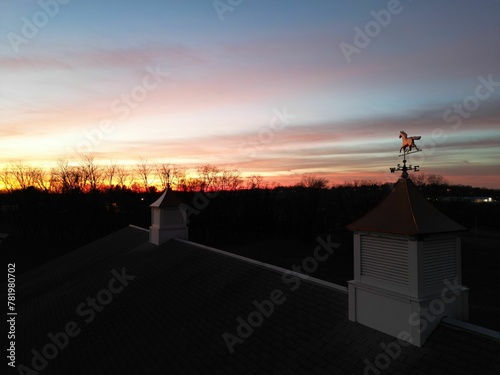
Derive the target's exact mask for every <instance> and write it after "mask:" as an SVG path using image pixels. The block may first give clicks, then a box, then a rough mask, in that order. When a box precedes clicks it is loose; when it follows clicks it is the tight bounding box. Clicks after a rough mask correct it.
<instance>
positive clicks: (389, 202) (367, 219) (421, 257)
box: [348, 174, 468, 347]
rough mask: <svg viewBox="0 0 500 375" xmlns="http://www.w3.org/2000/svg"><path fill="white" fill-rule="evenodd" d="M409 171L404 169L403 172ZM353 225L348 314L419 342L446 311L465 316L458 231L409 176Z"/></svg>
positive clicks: (464, 296)
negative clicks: (352, 278) (352, 276)
mask: <svg viewBox="0 0 500 375" xmlns="http://www.w3.org/2000/svg"><path fill="white" fill-rule="evenodd" d="M406 176H407V174H406ZM348 228H349V229H350V230H352V231H353V232H354V280H352V281H349V319H350V320H351V321H355V322H359V323H361V324H364V325H366V326H369V327H371V328H374V329H377V330H379V331H382V332H385V333H387V334H389V335H392V336H394V337H398V338H399V339H402V340H405V341H408V342H410V343H412V344H413V345H416V346H419V347H420V346H422V345H423V344H424V343H425V341H426V339H427V338H428V337H429V335H430V334H431V333H432V331H433V330H434V328H435V327H436V326H437V325H438V324H439V321H440V320H441V318H443V317H444V316H448V317H452V318H455V319H460V320H467V319H468V289H467V288H465V287H463V286H462V275H461V251H460V237H459V233H460V232H462V231H464V230H466V228H464V227H462V226H461V225H459V224H457V223H456V222H454V221H453V220H451V219H450V218H448V217H447V216H446V215H444V214H443V213H441V212H440V211H439V210H437V209H436V208H435V207H434V206H433V205H432V204H431V203H430V202H429V201H428V200H427V199H426V198H425V197H424V196H423V195H422V194H421V193H420V192H419V191H418V189H417V187H416V186H415V185H414V184H413V182H412V181H411V180H410V179H408V178H405V177H403V178H401V179H399V180H398V182H397V183H396V185H395V186H394V189H393V191H392V192H391V193H390V194H389V195H388V196H387V197H386V198H385V199H384V200H383V201H382V202H381V203H380V204H379V205H378V206H376V207H375V208H374V209H373V210H371V211H370V212H368V213H367V214H366V215H364V216H363V217H361V218H360V219H358V220H356V221H354V222H353V223H352V224H350V225H348Z"/></svg>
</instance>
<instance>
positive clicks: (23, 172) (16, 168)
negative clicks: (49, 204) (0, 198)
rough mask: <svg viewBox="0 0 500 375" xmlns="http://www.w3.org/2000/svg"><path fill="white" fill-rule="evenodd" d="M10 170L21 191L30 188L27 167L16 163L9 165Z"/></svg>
mask: <svg viewBox="0 0 500 375" xmlns="http://www.w3.org/2000/svg"><path fill="white" fill-rule="evenodd" d="M10 170H11V173H12V175H13V176H14V179H15V181H16V182H17V185H18V186H19V187H20V188H21V189H26V188H27V187H28V186H30V181H29V174H28V166H26V165H25V164H23V163H22V162H16V163H12V164H11V165H10Z"/></svg>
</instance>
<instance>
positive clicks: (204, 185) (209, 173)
mask: <svg viewBox="0 0 500 375" xmlns="http://www.w3.org/2000/svg"><path fill="white" fill-rule="evenodd" d="M196 170H197V172H198V178H199V180H200V190H201V191H205V190H206V191H214V190H216V188H217V185H218V179H219V172H220V170H219V168H217V167H216V166H214V165H211V164H205V165H200V166H198V167H197V168H196Z"/></svg>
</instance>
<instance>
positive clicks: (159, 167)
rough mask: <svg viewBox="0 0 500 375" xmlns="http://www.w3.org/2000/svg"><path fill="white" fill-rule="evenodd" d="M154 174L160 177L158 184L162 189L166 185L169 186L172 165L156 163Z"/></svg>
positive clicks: (170, 183)
mask: <svg viewBox="0 0 500 375" xmlns="http://www.w3.org/2000/svg"><path fill="white" fill-rule="evenodd" d="M155 170H156V175H157V176H158V177H159V179H160V184H161V187H162V189H163V190H165V189H166V188H167V187H171V185H172V178H173V172H174V170H173V167H172V165H170V164H156V166H155Z"/></svg>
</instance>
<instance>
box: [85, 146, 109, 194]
mask: <svg viewBox="0 0 500 375" xmlns="http://www.w3.org/2000/svg"><path fill="white" fill-rule="evenodd" d="M80 169H81V171H82V172H83V178H84V186H83V189H85V185H86V184H87V183H88V185H89V189H90V190H91V191H95V190H99V189H100V188H101V185H102V181H103V177H104V171H103V169H102V168H101V166H100V165H98V164H97V163H96V162H95V161H94V156H92V155H85V156H83V157H82V160H81V163H80Z"/></svg>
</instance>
